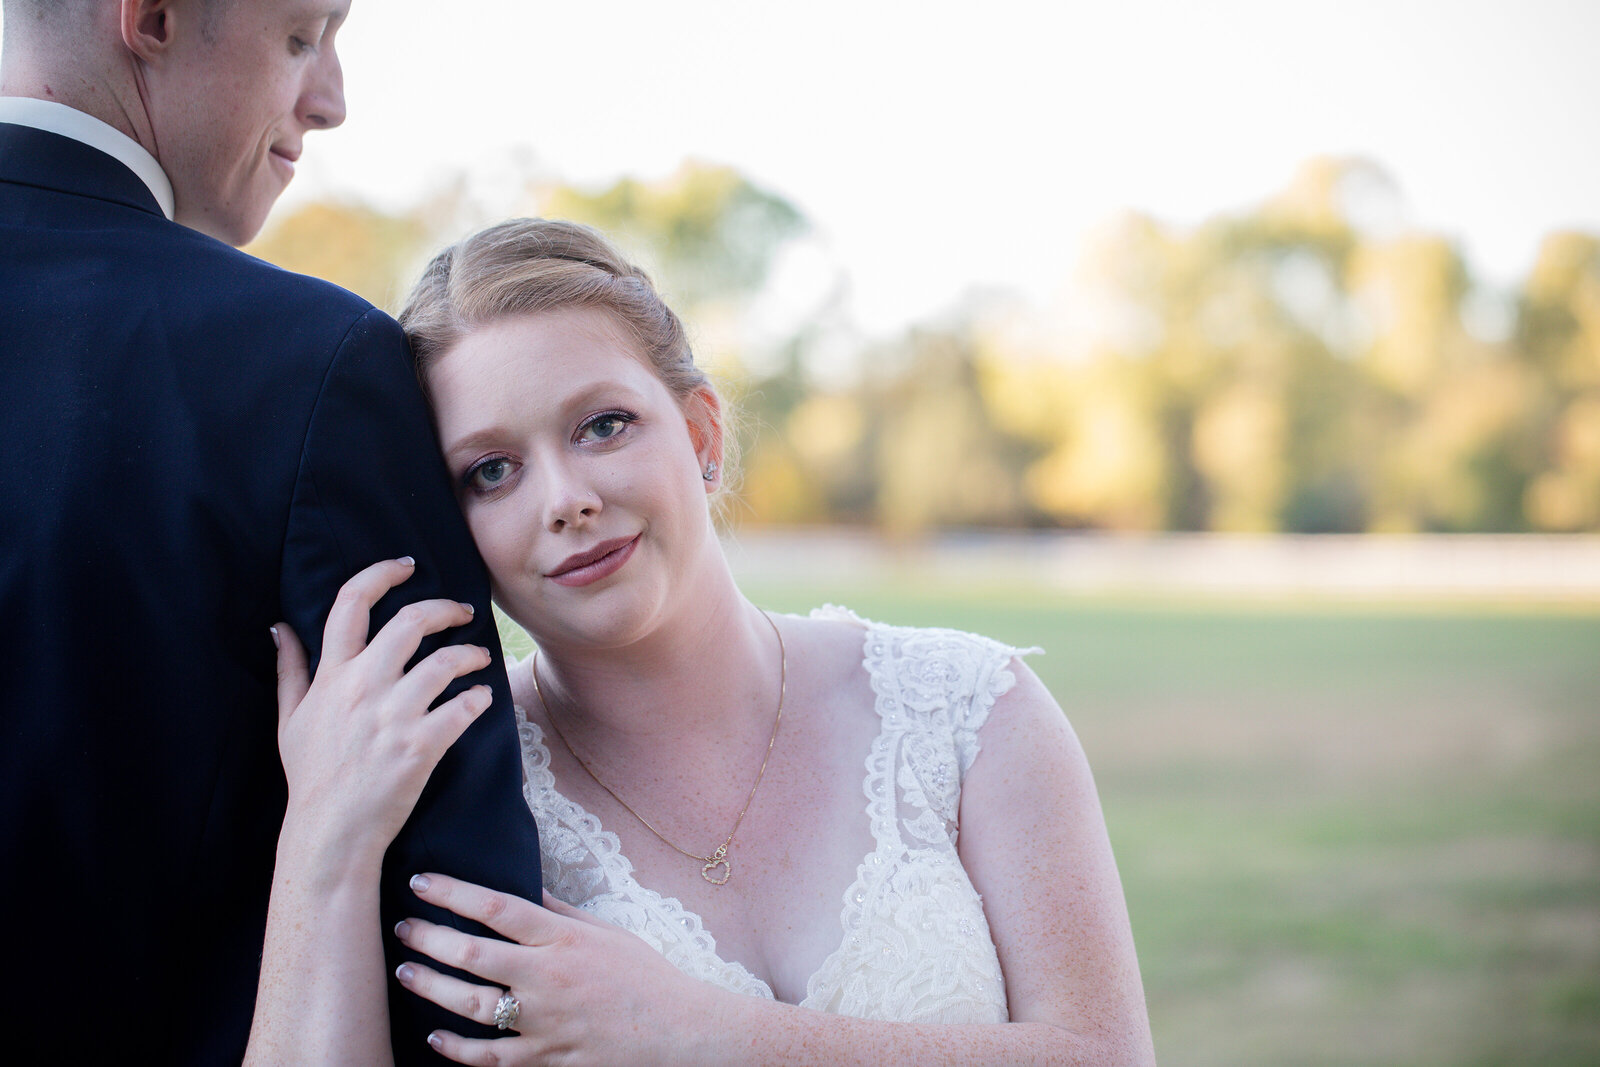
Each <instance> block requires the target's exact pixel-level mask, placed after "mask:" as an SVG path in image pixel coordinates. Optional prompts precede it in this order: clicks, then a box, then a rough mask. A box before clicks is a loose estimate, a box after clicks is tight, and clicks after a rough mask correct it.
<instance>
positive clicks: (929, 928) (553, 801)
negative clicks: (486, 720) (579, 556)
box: [517, 605, 1038, 1022]
mask: <svg viewBox="0 0 1600 1067" xmlns="http://www.w3.org/2000/svg"><path fill="white" fill-rule="evenodd" d="M812 616H813V617H814V618H832V619H845V620H850V621H853V622H855V623H857V624H858V625H860V626H862V627H863V629H864V634H863V655H864V659H863V663H864V666H865V668H866V671H867V674H868V677H869V680H870V682H871V685H872V690H873V694H874V697H875V700H874V704H875V707H876V709H877V712H878V715H879V716H880V718H881V719H882V729H881V730H880V731H879V733H878V735H877V736H876V737H875V738H874V740H873V743H872V745H871V748H870V750H869V752H868V755H867V758H866V778H865V780H864V781H863V783H862V791H863V794H864V796H865V799H866V802H867V803H866V811H867V817H868V819H869V822H870V825H871V829H872V835H873V840H874V841H875V843H876V845H875V848H874V849H873V851H872V852H870V853H868V854H867V856H866V857H865V858H863V860H862V861H861V863H860V865H859V866H858V867H857V870H856V878H855V880H854V881H853V882H852V883H851V884H850V885H849V886H848V887H847V888H846V889H845V891H844V894H843V896H842V898H841V905H842V906H841V911H840V920H839V921H840V928H841V941H840V944H839V947H838V948H836V949H835V950H834V951H833V952H832V953H830V954H829V955H828V957H827V958H826V959H824V960H823V962H822V965H821V966H820V967H819V968H818V970H817V972H816V973H815V974H813V975H812V976H811V978H810V980H809V981H807V983H806V996H805V999H804V1000H802V1001H801V1005H802V1006H804V1007H811V1008H817V1009H820V1010H823V1011H832V1012H837V1013H840V1014H846V1015H854V1016H858V1017H861V1018H874V1019H893V1020H901V1021H915V1022H937V1021H942V1022H1003V1021H1005V1020H1006V1019H1007V1017H1008V1016H1007V1011H1006V999H1005V983H1004V979H1003V977H1002V975H1001V972H1000V961H999V958H998V956H997V955H996V953H995V949H994V942H993V939H992V937H991V935H990V933H989V925H988V921H987V919H986V918H985V917H984V914H983V903H982V900H981V899H980V898H979V896H978V893H977V891H976V890H974V889H973V888H972V883H971V881H970V880H969V879H968V878H967V874H966V871H965V870H964V869H963V868H962V866H961V861H960V857H959V855H958V854H957V852H956V841H957V837H958V833H959V826H958V812H959V806H960V799H961V782H962V779H963V778H964V777H965V775H966V772H967V770H968V769H969V768H970V767H971V766H972V762H973V760H974V759H976V758H977V755H978V747H979V746H978V738H977V734H978V730H979V729H980V728H981V727H982V726H983V723H984V722H985V721H986V720H987V719H988V716H989V711H990V709H991V708H993V706H994V702H995V701H996V700H997V699H999V697H1000V696H1002V695H1003V694H1004V693H1005V692H1006V691H1007V690H1009V689H1010V688H1011V687H1012V685H1014V684H1015V682H1016V677H1015V675H1014V674H1013V673H1012V671H1011V670H1010V669H1009V667H1010V663H1011V660H1012V659H1013V658H1014V657H1016V656H1018V655H1022V654H1025V653H1027V652H1036V651H1038V650H1037V649H1015V648H1011V647H1009V646H1006V645H1002V644H1000V643H998V642H995V641H990V640H989V639H987V638H982V637H977V636H975V635H972V634H966V633H961V632H959V631H955V630H938V629H909V628H902V627H891V626H884V625H880V624H876V623H871V622H868V621H866V620H864V619H861V618H860V617H858V616H856V615H854V614H853V613H851V612H849V611H846V610H845V609H842V608H838V607H835V606H833V605H827V606H825V607H822V608H819V609H817V610H816V611H814V612H812ZM517 720H518V724H519V726H518V729H519V733H520V735H521V739H522V751H523V768H524V773H525V775H526V782H525V784H524V787H523V790H524V795H525V796H526V798H527V801H528V804H529V806H530V807H531V808H532V809H533V812H534V814H535V816H537V817H538V820H539V837H540V844H541V848H542V851H543V853H544V882H545V888H546V889H548V890H549V891H550V892H551V893H552V894H554V895H555V896H557V897H560V898H561V899H563V900H567V901H570V902H573V903H576V904H577V905H578V906H580V907H582V908H584V909H585V910H587V911H589V912H591V913H593V914H595V915H596V916H598V917H600V918H603V919H606V920H607V921H610V922H613V923H616V924H617V925H618V926H621V927H623V928H624V929H626V930H629V931H631V932H633V933H635V934H638V935H639V936H640V937H643V938H644V939H645V940H646V941H647V942H649V943H650V944H651V945H653V946H655V948H656V949H657V950H658V951H660V952H662V953H664V954H665V955H666V956H667V958H668V959H670V960H672V962H673V963H674V964H676V965H677V966H678V967H679V968H680V969H681V970H683V971H684V972H685V973H687V974H690V975H692V976H693V977H696V978H700V979H703V980H705V981H709V982H713V983H715V984H716V985H719V986H721V987H723V988H725V989H731V990H734V991H735V992H741V993H748V994H751V995H754V996H763V997H767V998H769V999H770V998H771V997H772V995H773V994H772V990H771V989H770V988H769V987H768V986H767V984H766V983H765V982H763V981H761V979H759V978H757V977H756V976H755V975H753V974H752V973H751V972H750V971H749V970H748V969H747V968H745V967H744V966H743V965H742V964H740V963H738V962H736V961H727V960H723V959H722V958H721V957H719V956H718V955H717V951H716V939H715V938H714V937H712V935H711V933H710V931H708V930H706V929H705V927H704V924H703V923H702V921H701V919H700V917H699V916H698V915H696V914H695V913H694V912H691V911H689V910H688V909H686V908H685V907H683V905H682V903H681V902H679V901H678V900H677V899H676V898H673V897H666V896H663V895H661V894H659V893H657V892H655V891H654V890H651V889H649V888H648V887H646V886H643V885H641V884H640V883H639V882H638V881H637V879H636V878H635V877H634V869H633V864H632V862H630V861H629V860H628V858H627V857H626V856H624V855H623V854H622V849H621V843H620V841H619V839H618V838H617V836H616V835H615V834H613V833H611V832H609V831H607V830H605V829H603V828H602V827H601V825H600V820H599V819H598V818H596V817H595V816H594V815H592V814H591V813H589V812H588V811H586V810H584V809H583V808H582V807H581V806H580V805H578V804H577V803H575V802H573V801H571V800H569V799H568V798H567V797H566V796H564V795H563V794H562V793H561V792H560V791H559V790H557V789H556V787H555V779H554V776H553V775H552V774H551V772H550V754H549V750H548V749H547V748H546V747H545V745H544V736H543V733H542V731H540V729H539V727H538V725H537V724H535V723H531V722H528V721H527V718H526V716H525V715H524V713H523V712H522V710H521V709H520V708H519V709H518V712H517Z"/></svg>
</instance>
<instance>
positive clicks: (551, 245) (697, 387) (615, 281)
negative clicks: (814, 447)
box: [400, 219, 738, 505]
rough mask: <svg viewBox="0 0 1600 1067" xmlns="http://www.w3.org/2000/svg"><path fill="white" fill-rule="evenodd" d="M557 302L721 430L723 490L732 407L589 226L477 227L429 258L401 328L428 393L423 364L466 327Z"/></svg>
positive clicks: (650, 294)
mask: <svg viewBox="0 0 1600 1067" xmlns="http://www.w3.org/2000/svg"><path fill="white" fill-rule="evenodd" d="M566 308H593V309H596V310H599V311H604V312H606V313H608V314H609V315H610V316H611V318H612V320H613V321H614V322H615V323H616V324H617V325H618V326H620V327H621V328H622V330H623V331H624V333H625V335H626V336H627V337H628V338H629V339H630V340H631V341H632V342H633V344H634V348H635V350H636V354H637V355H639V356H640V357H642V358H643V359H644V361H645V362H646V363H648V364H649V365H650V367H651V368H652V369H653V370H654V371H655V374H656V377H657V378H659V379H660V380H661V383H662V384H663V385H665V386H666V387H667V391H668V392H670V393H671V394H672V395H673V396H674V397H675V398H677V401H678V404H679V406H680V407H682V408H683V410H684V413H685V414H686V415H688V416H689V418H690V419H691V420H703V421H705V422H710V423H715V424H717V425H718V426H720V428H721V436H722V441H721V445H722V457H721V464H722V477H721V481H720V483H719V489H728V488H730V487H731V486H732V485H733V484H734V477H735V471H736V470H737V467H738V463H737V451H738V449H737V435H736V433H735V432H734V429H733V414H732V412H730V411H729V410H727V408H726V406H725V405H723V404H722V402H721V398H720V397H718V396H717V392H716V387H715V386H714V385H713V384H712V382H711V379H710V377H709V376H708V375H707V374H706V372H705V371H703V370H701V369H700V367H698V366H697V365H696V364H695V361H694V352H693V350H692V349H691V348H690V346H689V338H688V334H687V333H686V332H685V331H684V328H683V323H682V322H681V321H680V320H679V319H678V316H677V315H676V314H675V313H674V312H673V310H672V309H671V308H669V307H668V306H667V304H666V301H664V300H662V299H661V294H660V293H658V292H657V291H656V287H655V286H654V285H653V284H652V283H651V281H650V276H649V275H647V274H646V273H645V272H644V271H643V270H641V269H640V268H639V267H637V266H636V265H634V264H633V263H630V262H628V260H627V259H626V258H625V257H624V256H623V255H622V253H621V252H620V251H618V250H617V248H616V246H615V245H613V244H611V242H610V241H607V240H606V239H605V237H603V236H602V235H601V234H600V232H599V231H598V230H594V229H591V228H590V227H588V226H584V225H582V224H580V223H576V222H566V221H563V220H561V219H509V220H507V221H505V222H502V223H498V224H496V225H494V226H490V227H489V228H487V229H484V230H479V231H478V232H477V233H475V234H472V235H471V236H469V237H466V238H463V239H462V240H460V241H458V242H456V243H455V244H453V245H451V246H450V247H449V248H446V249H445V250H444V251H442V252H440V253H439V254H438V255H436V256H434V257H433V260H432V261H431V262H430V263H429V264H428V266H427V267H426V268H425V269H424V270H423V272H422V277H421V278H420V279H418V281H417V284H416V285H415V286H414V287H413V288H412V290H411V294H410V295H409V296H408V297H407V298H406V302H405V306H404V307H403V308H402V309H401V311H400V326H401V328H403V329H404V330H405V332H406V336H407V337H409V338H410V339H411V352H412V357H413V359H414V360H415V363H416V369H417V377H418V378H419V379H420V380H421V382H422V389H423V392H424V393H427V392H428V368H429V367H430V366H432V365H433V363H434V362H435V361H436V360H438V359H439V358H440V357H441V356H443V355H444V354H445V353H446V352H448V351H450V349H452V348H454V347H455V346H456V345H457V344H459V343H460V342H461V341H462V339H463V338H465V337H466V336H467V335H468V334H470V333H472V332H473V331H474V330H477V329H480V328H482V327H484V326H487V325H489V324H490V323H492V322H496V321H498V320H500V319H503V318H506V317H507V316H512V315H537V314H540V313H543V312H551V311H560V310H563V309H566ZM707 394H710V395H711V397H713V398H714V402H715V403H716V404H717V406H718V408H719V409H720V411H715V410H712V409H711V407H710V405H708V404H707V402H706V395H707ZM717 496H718V497H719V498H720V497H721V493H720V492H719V493H718V494H717ZM718 504H719V505H720V504H721V500H720V499H719V500H718Z"/></svg>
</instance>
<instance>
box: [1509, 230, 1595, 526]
mask: <svg viewBox="0 0 1600 1067" xmlns="http://www.w3.org/2000/svg"><path fill="white" fill-rule="evenodd" d="M1515 336H1516V342H1517V347H1518V349H1519V350H1520V351H1521V352H1522V353H1523V354H1524V357H1525V359H1526V361H1527V364H1528V366H1529V367H1530V368H1531V370H1532V371H1533V372H1534V373H1536V374H1537V376H1538V385H1537V390H1536V396H1535V400H1534V402H1533V407H1534V409H1535V412H1536V415H1537V423H1536V427H1537V430H1538V431H1539V432H1537V439H1536V441H1535V442H1534V449H1535V451H1536V452H1537V455H1538V459H1539V464H1538V467H1539V470H1538V473H1537V475H1536V476H1535V477H1534V478H1533V479H1532V480H1531V482H1530V484H1529V486H1528V489H1527V492H1526V494H1525V497H1524V501H1523V502H1524V505H1525V507H1526V509H1527V515H1528V521H1529V524H1530V525H1531V526H1533V527H1534V528H1536V529H1542V530H1552V531H1573V530H1600V237H1595V236H1593V235H1589V234H1579V233H1554V234H1551V235H1550V236H1549V237H1548V238H1546V240H1545V241H1544V243H1543V245H1542V246H1541V247H1540V249H1539V256H1538V259H1537V261H1536V262H1535V264H1534V268H1533V271H1532V273H1531V274H1530V275H1529V277H1528V281H1527V284H1526V285H1525V286H1524V287H1523V290H1522V293H1521V299H1520V301H1519V307H1518V315H1517V326H1516V333H1515Z"/></svg>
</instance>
